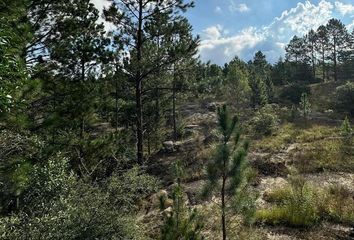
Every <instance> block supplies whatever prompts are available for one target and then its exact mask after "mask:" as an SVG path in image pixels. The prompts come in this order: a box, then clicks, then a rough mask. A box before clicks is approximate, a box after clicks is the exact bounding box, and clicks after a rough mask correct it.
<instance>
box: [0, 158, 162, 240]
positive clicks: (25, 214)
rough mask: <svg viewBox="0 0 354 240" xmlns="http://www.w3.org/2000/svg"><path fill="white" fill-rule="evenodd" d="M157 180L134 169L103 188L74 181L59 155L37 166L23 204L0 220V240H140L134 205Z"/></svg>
mask: <svg viewBox="0 0 354 240" xmlns="http://www.w3.org/2000/svg"><path fill="white" fill-rule="evenodd" d="M154 189H156V180H154V179H153V178H151V177H148V176H146V175H144V174H142V173H141V171H139V170H138V169H136V168H134V169H132V170H130V171H128V172H126V173H124V174H123V175H121V176H114V177H112V178H111V179H110V180H108V181H107V182H106V183H105V184H104V185H103V186H100V185H98V184H95V183H87V182H84V181H83V180H78V179H77V178H76V177H75V176H74V175H73V174H72V173H70V172H69V171H68V165H67V159H66V158H63V157H61V156H60V155H58V156H56V157H53V158H51V159H49V161H48V162H47V163H46V164H45V165H44V166H40V165H36V166H35V167H34V171H33V173H32V177H31V185H30V187H29V188H28V191H26V192H25V194H24V200H25V203H26V205H24V206H23V208H22V211H20V212H19V213H18V214H16V215H13V216H10V217H2V218H0V226H1V227H0V230H1V232H0V236H2V239H39V238H45V239H144V237H143V231H142V229H141V228H140V227H139V225H138V223H137V221H136V217H135V215H134V210H135V207H134V205H135V204H136V202H137V201H138V200H139V199H140V198H142V197H144V196H146V195H147V194H150V193H151V192H152V191H153V190H154Z"/></svg>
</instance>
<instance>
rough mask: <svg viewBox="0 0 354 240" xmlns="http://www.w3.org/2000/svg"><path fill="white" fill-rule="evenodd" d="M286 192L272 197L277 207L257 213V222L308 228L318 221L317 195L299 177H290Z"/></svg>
mask: <svg viewBox="0 0 354 240" xmlns="http://www.w3.org/2000/svg"><path fill="white" fill-rule="evenodd" d="M285 191H287V192H283V191H282V192H279V193H281V194H279V195H277V196H276V195H274V196H273V197H274V199H276V200H277V201H279V203H278V205H276V206H274V207H272V208H270V209H263V210H260V211H258V212H257V214H256V217H257V219H258V220H260V221H263V222H266V223H268V224H273V225H276V224H286V225H289V226H292V227H309V226H312V225H314V224H316V223H317V222H318V220H319V210H318V207H317V198H316V197H317V193H316V192H315V191H314V189H313V188H311V187H310V186H309V185H308V184H306V182H305V180H304V179H303V178H301V177H298V176H296V177H290V188H289V189H287V190H285Z"/></svg>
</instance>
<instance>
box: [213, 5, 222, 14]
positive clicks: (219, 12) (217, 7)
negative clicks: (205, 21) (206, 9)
mask: <svg viewBox="0 0 354 240" xmlns="http://www.w3.org/2000/svg"><path fill="white" fill-rule="evenodd" d="M214 12H215V13H217V14H221V13H222V9H221V7H220V6H216V8H215V9H214Z"/></svg>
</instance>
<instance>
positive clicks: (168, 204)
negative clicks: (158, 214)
mask: <svg viewBox="0 0 354 240" xmlns="http://www.w3.org/2000/svg"><path fill="white" fill-rule="evenodd" d="M164 207H165V208H170V207H173V199H171V198H168V199H166V200H165V202H164Z"/></svg>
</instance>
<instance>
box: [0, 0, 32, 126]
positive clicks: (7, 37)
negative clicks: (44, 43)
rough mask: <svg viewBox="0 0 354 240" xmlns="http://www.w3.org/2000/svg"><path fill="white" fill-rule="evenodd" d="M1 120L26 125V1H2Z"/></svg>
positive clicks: (0, 27)
mask: <svg viewBox="0 0 354 240" xmlns="http://www.w3.org/2000/svg"><path fill="white" fill-rule="evenodd" d="M0 8H1V10H0V56H1V57H0V81H1V84H0V121H1V122H2V123H4V122H5V124H9V125H11V126H17V127H22V126H23V125H24V124H23V123H24V121H16V120H19V119H21V118H22V119H21V120H23V119H24V118H25V117H24V115H23V113H22V110H23V109H24V107H25V106H26V102H25V101H24V97H25V96H24V91H25V89H26V84H27V82H26V81H27V79H28V73H27V70H26V67H25V61H24V56H23V51H24V48H25V45H26V44H27V43H28V41H29V37H30V31H29V24H28V22H27V21H26V20H24V18H25V16H26V11H25V10H26V1H12V2H9V3H8V2H6V3H5V2H4V1H0Z"/></svg>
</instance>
